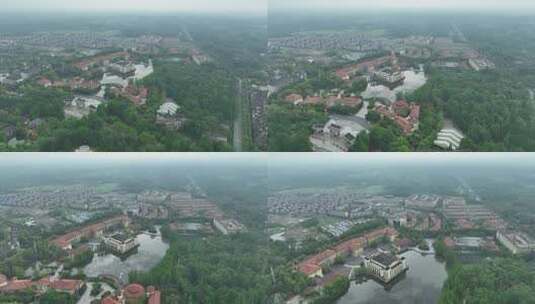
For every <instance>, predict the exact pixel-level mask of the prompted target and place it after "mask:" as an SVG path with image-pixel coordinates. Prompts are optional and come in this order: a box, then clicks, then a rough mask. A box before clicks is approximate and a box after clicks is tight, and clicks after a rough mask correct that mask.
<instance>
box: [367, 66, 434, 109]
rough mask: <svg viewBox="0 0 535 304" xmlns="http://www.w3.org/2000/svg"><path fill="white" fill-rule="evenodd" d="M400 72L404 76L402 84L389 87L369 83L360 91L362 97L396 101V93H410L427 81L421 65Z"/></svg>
mask: <svg viewBox="0 0 535 304" xmlns="http://www.w3.org/2000/svg"><path fill="white" fill-rule="evenodd" d="M402 73H403V75H404V76H405V81H404V82H403V84H402V85H400V86H397V87H396V88H394V89H390V88H388V87H386V86H384V85H376V84H373V83H369V84H368V88H366V90H365V91H364V92H362V97H363V98H364V99H368V98H379V99H387V100H389V101H390V102H394V101H396V94H397V93H399V92H402V93H411V92H413V91H414V90H416V89H418V88H419V87H421V86H423V85H424V84H425V83H426V82H427V77H426V76H425V72H424V71H423V66H420V69H416V70H407V71H404V72H402Z"/></svg>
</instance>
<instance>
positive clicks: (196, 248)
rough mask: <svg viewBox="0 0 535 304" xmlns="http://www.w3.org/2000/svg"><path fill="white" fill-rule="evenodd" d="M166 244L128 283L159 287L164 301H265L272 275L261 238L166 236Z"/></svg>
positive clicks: (253, 235) (250, 236) (204, 303)
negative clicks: (158, 257) (158, 258)
mask: <svg viewBox="0 0 535 304" xmlns="http://www.w3.org/2000/svg"><path fill="white" fill-rule="evenodd" d="M166 235H167V236H168V237H170V238H171V247H170V249H169V250H168V252H167V254H166V256H165V257H164V259H163V260H162V261H161V263H160V264H159V265H158V266H156V267H155V268H154V269H152V270H151V271H150V272H148V273H136V272H134V273H131V274H130V281H132V282H141V283H143V284H152V285H156V286H159V287H160V288H161V289H162V291H163V295H164V303H173V304H179V303H203V304H208V303H214V304H215V303H242V304H254V303H258V304H261V303H264V301H265V299H266V298H268V296H269V291H270V287H271V277H270V275H269V263H268V259H269V255H268V254H266V252H267V251H266V250H267V249H266V243H264V242H265V241H263V240H264V238H263V237H260V236H259V235H257V234H255V233H247V234H240V235H235V236H229V237H221V236H216V237H208V238H204V239H200V238H198V239H197V238H196V239H186V238H182V237H178V236H173V235H170V234H169V233H166Z"/></svg>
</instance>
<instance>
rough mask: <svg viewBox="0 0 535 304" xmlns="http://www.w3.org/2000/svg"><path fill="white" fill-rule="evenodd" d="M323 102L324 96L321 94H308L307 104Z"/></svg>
mask: <svg viewBox="0 0 535 304" xmlns="http://www.w3.org/2000/svg"><path fill="white" fill-rule="evenodd" d="M321 102H322V98H321V97H320V96H308V97H307V98H306V99H305V102H304V103H305V104H320V103H321Z"/></svg>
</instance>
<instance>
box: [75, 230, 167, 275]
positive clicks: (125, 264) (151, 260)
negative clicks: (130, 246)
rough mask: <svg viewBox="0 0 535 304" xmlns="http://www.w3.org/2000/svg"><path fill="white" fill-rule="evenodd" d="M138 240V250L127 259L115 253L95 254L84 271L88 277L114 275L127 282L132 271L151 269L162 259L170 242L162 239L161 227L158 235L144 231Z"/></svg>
mask: <svg viewBox="0 0 535 304" xmlns="http://www.w3.org/2000/svg"><path fill="white" fill-rule="evenodd" d="M136 240H137V242H138V243H139V247H138V249H137V252H136V253H135V254H132V255H131V256H129V257H128V258H127V259H126V260H124V261H121V259H120V258H118V257H116V256H115V255H113V254H106V255H103V256H95V257H94V258H93V261H92V262H91V264H89V265H87V266H86V267H85V268H84V273H85V274H86V275H87V276H88V277H97V276H99V275H103V274H106V275H113V276H116V277H118V278H119V279H120V280H122V281H123V282H127V281H128V273H129V272H130V271H133V270H136V271H149V270H150V269H151V268H153V267H154V266H156V265H157V264H158V263H159V262H160V261H161V260H162V258H163V257H164V255H165V253H166V252H167V249H169V244H167V243H166V242H164V241H163V240H162V237H161V234H160V230H159V229H158V233H157V234H156V235H152V236H151V235H149V234H147V233H142V234H140V235H138V236H137V237H136Z"/></svg>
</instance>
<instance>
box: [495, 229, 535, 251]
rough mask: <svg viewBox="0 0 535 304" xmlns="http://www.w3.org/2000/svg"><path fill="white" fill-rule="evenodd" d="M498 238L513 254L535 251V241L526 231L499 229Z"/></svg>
mask: <svg viewBox="0 0 535 304" xmlns="http://www.w3.org/2000/svg"><path fill="white" fill-rule="evenodd" d="M496 239H497V240H498V241H499V242H500V243H501V244H502V245H503V246H505V247H506V248H507V249H509V250H510V251H511V252H512V253H513V254H518V253H528V252H531V251H535V242H534V241H533V240H532V239H531V238H530V237H529V236H527V235H526V234H524V233H520V232H506V231H500V230H498V231H497V232H496Z"/></svg>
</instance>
